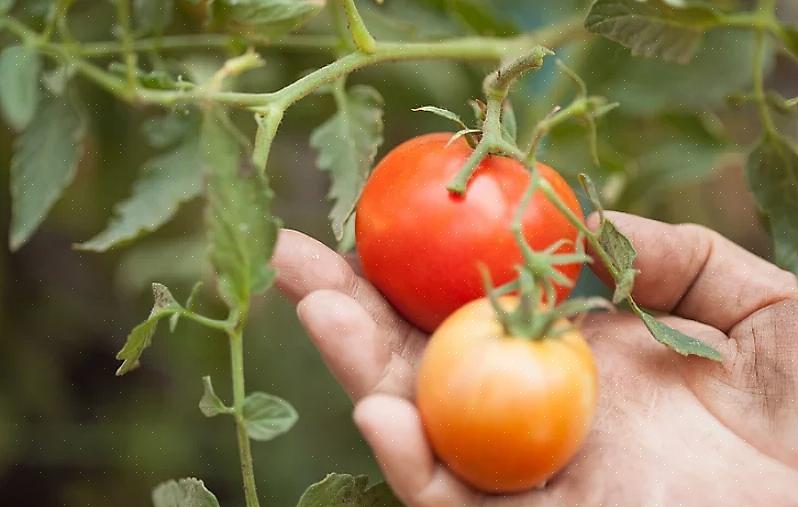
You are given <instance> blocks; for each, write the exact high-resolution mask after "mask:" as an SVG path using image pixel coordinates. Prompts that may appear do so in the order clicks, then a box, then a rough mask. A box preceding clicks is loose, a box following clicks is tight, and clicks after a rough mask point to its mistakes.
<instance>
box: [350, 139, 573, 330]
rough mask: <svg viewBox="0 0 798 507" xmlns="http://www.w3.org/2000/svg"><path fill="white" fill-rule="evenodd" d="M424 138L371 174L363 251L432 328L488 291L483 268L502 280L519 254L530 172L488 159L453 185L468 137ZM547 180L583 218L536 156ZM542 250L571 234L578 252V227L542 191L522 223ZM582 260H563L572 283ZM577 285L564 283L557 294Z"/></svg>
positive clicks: (392, 292)
mask: <svg viewBox="0 0 798 507" xmlns="http://www.w3.org/2000/svg"><path fill="white" fill-rule="evenodd" d="M452 135H453V134H447V133H437V134H428V135H424V136H419V137H416V138H414V139H411V140H409V141H406V142H404V143H402V144H401V145H399V146H397V147H396V148H394V149H393V150H391V152H390V153H388V154H387V155H386V156H385V158H383V159H382V160H381V161H380V162H379V163H378V164H377V166H376V167H375V168H374V171H373V173H372V175H371V177H370V178H369V180H368V181H367V182H366V185H365V187H364V188H363V194H362V195H361V197H360V201H359V203H358V206H357V213H356V237H357V251H358V255H359V256H360V260H361V264H362V266H363V271H364V273H365V274H366V276H367V277H368V279H369V280H370V281H371V282H372V283H374V285H375V286H376V287H377V288H378V289H379V290H380V291H381V292H382V293H383V294H384V295H385V296H386V297H387V298H388V300H389V301H390V302H391V303H392V304H393V305H394V306H395V307H396V308H397V309H398V310H399V312H400V313H402V314H403V315H404V316H405V317H407V318H408V319H409V320H410V321H411V322H413V323H415V324H416V325H417V326H418V327H420V328H421V329H423V330H425V331H432V330H434V329H435V328H436V327H437V326H438V324H440V323H441V322H442V321H443V319H445V318H446V317H447V316H449V314H451V313H452V312H453V311H454V310H456V309H457V308H459V307H460V306H462V305H463V304H465V303H467V302H469V301H471V300H474V299H477V298H479V297H481V296H483V295H484V288H483V286H482V281H481V278H480V274H479V269H478V268H479V266H480V265H484V266H485V267H487V268H488V270H489V272H490V274H491V276H492V278H493V280H494V281H496V282H497V283H500V284H503V283H505V282H508V281H510V280H511V279H512V278H514V277H515V274H516V272H515V266H516V265H517V264H519V263H520V262H521V261H522V256H521V251H520V249H519V248H518V245H517V244H516V242H515V239H514V238H513V232H512V230H511V227H510V225H511V223H512V221H513V215H514V214H515V211H516V209H517V207H518V205H519V203H520V202H521V198H522V196H523V194H524V191H525V190H526V188H527V186H528V185H529V181H530V173H529V171H528V170H527V169H526V168H525V167H524V166H523V165H522V164H521V163H520V162H518V161H517V160H513V159H510V158H507V157H501V156H491V157H487V158H485V159H483V160H482V162H481V163H480V164H479V166H478V167H477V168H476V170H475V171H474V174H473V176H472V177H471V180H470V181H469V183H468V188H467V190H466V191H465V193H463V194H462V195H457V194H455V193H452V192H450V191H449V190H448V189H447V186H448V185H449V183H450V181H451V180H452V179H453V178H454V177H455V176H456V174H457V173H458V172H459V171H460V169H461V168H462V166H463V164H464V163H465V162H466V160H467V159H468V158H469V156H471V154H472V152H473V149H472V148H471V147H470V146H469V145H468V143H467V142H466V140H465V139H464V138H462V137H461V138H459V139H457V140H456V141H454V142H452V143H449V141H450V139H451V138H452ZM537 168H538V171H539V172H540V175H541V177H542V178H544V179H545V180H546V181H548V182H549V184H551V186H552V188H553V189H554V191H555V192H556V193H557V195H558V196H559V197H560V199H562V201H563V202H564V203H566V205H567V206H568V207H569V208H570V209H571V210H572V211H573V212H574V214H575V215H577V216H578V217H580V219H581V217H582V211H581V208H580V207H579V202H578V201H577V199H576V195H574V192H573V190H571V188H570V187H569V186H568V184H567V183H566V182H565V180H564V179H563V178H562V177H561V176H560V175H559V174H558V173H557V171H555V170H554V169H552V168H550V167H548V166H546V165H544V164H541V163H538V165H537ZM521 223H522V227H523V233H524V237H526V238H527V240H528V241H529V243H530V245H532V247H533V248H535V249H536V250H544V249H546V248H548V247H549V246H550V245H552V244H554V243H556V242H558V241H565V243H564V244H562V245H561V246H560V247H559V249H558V252H573V251H574V244H575V241H576V240H577V229H576V227H575V226H574V225H573V224H571V223H570V222H569V221H568V219H567V218H566V217H565V216H563V215H562V214H561V213H560V212H559V211H558V210H557V208H556V207H555V206H554V205H553V204H551V202H550V201H549V200H548V199H547V198H546V197H545V196H544V195H543V194H542V193H540V192H538V193H536V194H535V195H534V196H533V198H532V202H531V205H530V206H529V207H528V208H527V210H526V212H525V213H524V216H523V219H522V221H521ZM581 267H582V265H581V264H579V263H573V264H566V265H563V266H559V270H560V271H561V272H562V273H563V274H564V275H565V276H566V277H567V279H568V280H569V281H570V282H571V283H573V282H575V281H576V278H577V277H578V276H579V272H580V270H581ZM571 288H572V286H566V285H558V286H557V299H558V300H559V301H562V300H564V299H565V298H566V297H568V294H569V293H570V291H571Z"/></svg>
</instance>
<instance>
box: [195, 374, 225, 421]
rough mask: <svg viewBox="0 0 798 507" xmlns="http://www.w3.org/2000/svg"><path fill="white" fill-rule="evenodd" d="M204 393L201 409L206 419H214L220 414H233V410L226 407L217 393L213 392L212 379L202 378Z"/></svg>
mask: <svg viewBox="0 0 798 507" xmlns="http://www.w3.org/2000/svg"><path fill="white" fill-rule="evenodd" d="M202 386H203V393H202V398H201V399H200V402H199V409H200V411H201V412H202V414H203V415H204V416H205V417H213V416H216V415H219V414H231V413H232V412H233V409H232V408H230V407H228V406H226V405H225V404H224V402H223V401H222V400H221V399H219V397H218V396H217V395H216V392H215V391H214V390H213V384H212V383H211V377H209V376H205V377H202Z"/></svg>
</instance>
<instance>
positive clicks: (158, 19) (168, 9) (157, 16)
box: [133, 0, 175, 35]
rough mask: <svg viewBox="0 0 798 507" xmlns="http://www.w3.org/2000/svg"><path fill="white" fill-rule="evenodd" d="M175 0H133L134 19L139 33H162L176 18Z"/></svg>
mask: <svg viewBox="0 0 798 507" xmlns="http://www.w3.org/2000/svg"><path fill="white" fill-rule="evenodd" d="M174 10H175V4H174V0H133V21H134V22H135V27H136V31H137V32H138V33H139V35H150V34H162V33H163V32H164V30H165V29H166V27H168V26H169V25H170V24H171V23H172V19H173V18H174Z"/></svg>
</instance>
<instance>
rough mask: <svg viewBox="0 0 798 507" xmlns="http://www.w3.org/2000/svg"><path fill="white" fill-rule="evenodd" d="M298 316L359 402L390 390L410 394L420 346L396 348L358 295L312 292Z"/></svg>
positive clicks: (330, 291) (352, 395) (299, 305)
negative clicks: (363, 305)
mask: <svg viewBox="0 0 798 507" xmlns="http://www.w3.org/2000/svg"><path fill="white" fill-rule="evenodd" d="M297 314H298V315H299V320H300V321H301V322H302V325H303V326H304V327H305V329H306V330H307V332H308V334H309V335H310V338H311V340H312V341H313V343H314V344H315V345H316V347H317V348H318V349H319V351H320V352H321V355H322V358H323V359H324V362H325V363H326V364H327V367H328V368H329V369H330V372H331V373H332V374H333V375H334V376H335V378H336V379H337V380H338V382H340V384H341V385H342V386H343V387H344V389H345V390H346V392H347V393H348V394H349V396H350V397H351V398H352V399H353V400H358V399H360V398H362V397H363V396H365V395H366V394H368V393H375V392H384V393H389V394H392V395H395V396H399V397H405V398H410V397H412V394H413V392H412V391H413V378H414V376H415V364H416V362H417V360H418V356H419V354H420V347H412V346H410V344H411V343H414V342H413V341H411V340H406V341H405V342H403V343H401V344H399V346H398V347H399V348H396V347H394V346H392V343H391V340H390V339H389V338H388V337H386V336H385V334H384V331H383V329H381V328H380V327H378V326H377V324H376V323H375V322H374V319H372V318H371V315H369V314H368V312H366V310H364V309H363V307H362V306H361V305H360V304H359V303H358V302H357V301H355V300H354V299H352V298H351V297H349V296H346V295H344V294H342V293H340V292H336V291H332V290H318V291H315V292H311V293H310V294H309V295H308V296H306V297H305V298H304V299H303V300H302V301H300V303H299V304H298V305H297Z"/></svg>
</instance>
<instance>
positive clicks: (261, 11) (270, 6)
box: [212, 0, 326, 37]
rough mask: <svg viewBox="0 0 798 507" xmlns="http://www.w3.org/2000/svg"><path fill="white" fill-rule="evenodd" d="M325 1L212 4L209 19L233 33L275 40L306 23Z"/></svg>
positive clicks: (247, 0) (250, 0)
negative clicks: (228, 28) (220, 21)
mask: <svg viewBox="0 0 798 507" xmlns="http://www.w3.org/2000/svg"><path fill="white" fill-rule="evenodd" d="M325 3H326V1H325V0H216V1H215V2H213V4H212V7H213V15H214V18H215V19H220V20H222V22H223V23H224V24H226V25H227V26H229V27H230V28H232V29H233V30H235V31H239V32H242V33H246V34H251V35H258V36H261V37H279V36H281V35H285V34H286V33H289V32H292V31H294V30H296V29H297V28H299V27H300V26H302V25H303V24H305V23H307V22H308V21H309V20H310V19H311V18H313V17H314V16H316V15H317V14H318V13H319V12H321V10H322V8H324V5H325Z"/></svg>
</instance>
